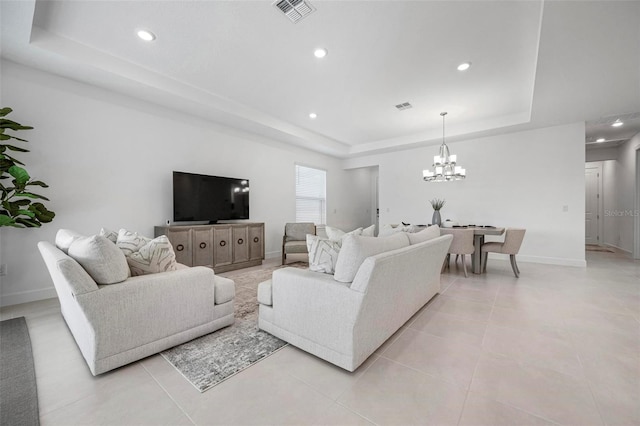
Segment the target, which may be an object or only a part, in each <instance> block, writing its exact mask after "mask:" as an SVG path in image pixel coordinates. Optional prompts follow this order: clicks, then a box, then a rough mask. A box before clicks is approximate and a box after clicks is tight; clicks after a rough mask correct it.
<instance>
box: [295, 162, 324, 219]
mask: <svg viewBox="0 0 640 426" xmlns="http://www.w3.org/2000/svg"><path fill="white" fill-rule="evenodd" d="M326 217H327V172H325V171H324V170H319V169H313V168H311V167H305V166H298V165H296V222H313V223H315V224H316V225H323V224H325V223H326Z"/></svg>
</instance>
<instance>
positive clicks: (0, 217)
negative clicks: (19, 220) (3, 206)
mask: <svg viewBox="0 0 640 426" xmlns="http://www.w3.org/2000/svg"><path fill="white" fill-rule="evenodd" d="M14 223H15V220H14V219H13V218H12V217H10V216H7V215H6V214H0V226H13V224H14Z"/></svg>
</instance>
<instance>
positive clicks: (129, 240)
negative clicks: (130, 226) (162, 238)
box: [116, 229, 151, 257]
mask: <svg viewBox="0 0 640 426" xmlns="http://www.w3.org/2000/svg"><path fill="white" fill-rule="evenodd" d="M149 241H151V238H147V237H145V236H142V235H140V234H138V233H137V232H131V231H127V230H126V229H121V230H120V231H119V232H118V239H117V240H116V245H117V246H118V248H119V249H120V250H122V252H123V253H124V255H125V256H127V257H129V256H131V255H132V254H133V253H135V252H137V251H138V250H140V248H141V247H143V246H144V245H145V244H147V243H148V242H149Z"/></svg>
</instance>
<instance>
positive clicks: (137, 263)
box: [127, 235, 177, 277]
mask: <svg viewBox="0 0 640 426" xmlns="http://www.w3.org/2000/svg"><path fill="white" fill-rule="evenodd" d="M127 263H129V268H131V275H132V276H134V277H135V276H138V275H146V274H155V273H157V272H166V271H175V270H176V269H177V267H176V266H177V264H176V254H175V252H174V251H173V246H172V245H171V243H170V242H169V238H167V236H166V235H161V236H159V237H157V238H154V239H153V240H149V241H148V242H147V243H146V244H145V245H144V246H142V247H140V250H138V251H136V252H134V253H131V254H130V255H129V256H128V257H127Z"/></svg>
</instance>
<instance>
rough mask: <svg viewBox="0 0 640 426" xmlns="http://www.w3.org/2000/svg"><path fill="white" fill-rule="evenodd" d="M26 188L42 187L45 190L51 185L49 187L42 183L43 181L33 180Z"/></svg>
mask: <svg viewBox="0 0 640 426" xmlns="http://www.w3.org/2000/svg"><path fill="white" fill-rule="evenodd" d="M26 186H41V187H43V188H48V187H49V185H47V184H46V183H44V182H42V181H41V180H32V181H31V182H28V183H27V185H26Z"/></svg>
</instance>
